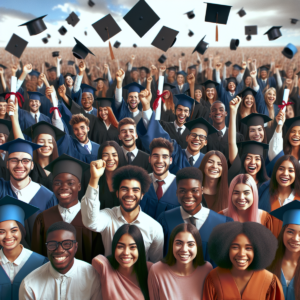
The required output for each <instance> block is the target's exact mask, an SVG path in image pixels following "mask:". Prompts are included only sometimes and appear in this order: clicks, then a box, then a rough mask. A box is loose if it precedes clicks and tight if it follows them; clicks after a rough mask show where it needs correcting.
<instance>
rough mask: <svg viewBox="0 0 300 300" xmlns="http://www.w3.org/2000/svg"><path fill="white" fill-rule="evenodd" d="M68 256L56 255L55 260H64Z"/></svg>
mask: <svg viewBox="0 0 300 300" xmlns="http://www.w3.org/2000/svg"><path fill="white" fill-rule="evenodd" d="M66 258H67V257H66V256H62V257H54V259H55V260H58V261H63V260H65V259H66Z"/></svg>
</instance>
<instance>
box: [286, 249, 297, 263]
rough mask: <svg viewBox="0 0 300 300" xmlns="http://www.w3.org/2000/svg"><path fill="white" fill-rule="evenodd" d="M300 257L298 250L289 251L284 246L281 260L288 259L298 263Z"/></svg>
mask: <svg viewBox="0 0 300 300" xmlns="http://www.w3.org/2000/svg"><path fill="white" fill-rule="evenodd" d="M299 258H300V251H298V252H291V251H289V250H288V249H287V248H285V252H284V255H283V260H285V261H290V262H292V263H293V264H296V265H297V264H298V260H299Z"/></svg>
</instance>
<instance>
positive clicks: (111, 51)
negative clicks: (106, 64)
mask: <svg viewBox="0 0 300 300" xmlns="http://www.w3.org/2000/svg"><path fill="white" fill-rule="evenodd" d="M107 36H108V39H109V32H108V28H107ZM108 46H109V53H110V57H111V59H112V60H114V59H115V56H114V53H113V50H112V46H111V43H110V41H108Z"/></svg>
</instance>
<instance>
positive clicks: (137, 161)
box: [127, 150, 152, 173]
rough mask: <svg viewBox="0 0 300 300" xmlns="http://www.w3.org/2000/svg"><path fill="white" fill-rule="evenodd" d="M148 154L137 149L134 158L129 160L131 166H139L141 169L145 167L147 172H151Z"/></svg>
mask: <svg viewBox="0 0 300 300" xmlns="http://www.w3.org/2000/svg"><path fill="white" fill-rule="evenodd" d="M149 156H150V155H149V154H148V153H146V152H144V151H141V150H138V154H137V156H136V157H135V158H134V160H133V161H132V162H131V165H132V166H138V167H141V168H143V169H145V170H146V171H147V172H148V173H151V172H152V167H151V164H150V163H149ZM127 164H128V162H127Z"/></svg>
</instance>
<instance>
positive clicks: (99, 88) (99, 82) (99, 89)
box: [97, 80, 104, 91]
mask: <svg viewBox="0 0 300 300" xmlns="http://www.w3.org/2000/svg"><path fill="white" fill-rule="evenodd" d="M103 86H104V83H103V81H102V80H99V81H98V82H97V90H98V91H101V90H102V88H103Z"/></svg>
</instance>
